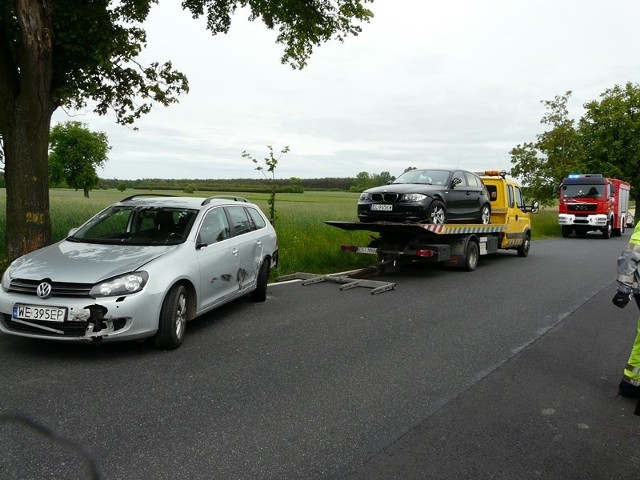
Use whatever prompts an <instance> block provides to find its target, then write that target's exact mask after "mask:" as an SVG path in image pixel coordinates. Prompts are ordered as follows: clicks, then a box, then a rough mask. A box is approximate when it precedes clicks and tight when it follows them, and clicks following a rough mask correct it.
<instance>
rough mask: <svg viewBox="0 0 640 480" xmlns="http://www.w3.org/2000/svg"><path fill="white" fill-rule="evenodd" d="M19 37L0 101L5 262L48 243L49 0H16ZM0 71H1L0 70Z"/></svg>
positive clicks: (50, 74) (49, 236) (50, 30)
mask: <svg viewBox="0 0 640 480" xmlns="http://www.w3.org/2000/svg"><path fill="white" fill-rule="evenodd" d="M16 4H17V5H16V14H17V19H18V24H19V27H20V28H19V30H20V35H21V36H20V41H19V43H18V47H17V50H18V53H17V55H16V58H17V61H18V63H17V64H15V65H13V64H11V66H12V67H15V72H9V73H6V75H7V76H6V77H5V80H6V79H9V80H8V81H6V82H3V84H2V89H1V93H2V95H1V96H0V100H1V101H2V103H3V104H4V105H3V106H2V107H0V108H1V109H2V112H1V113H2V114H3V115H4V116H5V118H4V121H3V122H2V123H1V126H2V129H1V130H0V133H2V135H3V138H4V153H5V184H6V189H7V230H6V232H5V236H6V245H7V257H8V260H9V261H12V260H14V259H15V258H17V257H19V256H21V255H24V254H25V253H28V252H31V251H33V250H36V249H38V248H40V247H44V246H45V245H48V244H49V243H51V220H50V218H49V173H48V149H49V128H50V124H51V115H52V114H53V111H54V110H55V105H54V102H53V100H52V95H51V78H52V60H51V53H52V38H51V35H52V31H53V24H52V8H53V7H52V2H49V1H44V2H43V1H38V0H16ZM3 75H4V74H3Z"/></svg>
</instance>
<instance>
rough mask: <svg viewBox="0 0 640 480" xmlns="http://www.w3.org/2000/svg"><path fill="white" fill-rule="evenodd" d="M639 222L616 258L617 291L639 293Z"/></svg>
mask: <svg viewBox="0 0 640 480" xmlns="http://www.w3.org/2000/svg"><path fill="white" fill-rule="evenodd" d="M638 268H640V222H638V223H637V225H636V228H635V229H634V230H633V234H632V235H631V239H629V243H628V244H627V246H626V247H625V249H624V250H623V251H622V253H621V254H620V256H619V257H618V276H617V278H616V280H617V281H618V283H619V284H620V285H619V286H618V290H620V291H623V292H625V293H626V292H628V293H631V292H632V291H633V292H635V293H639V292H640V290H639V288H638V285H640V272H639V271H638Z"/></svg>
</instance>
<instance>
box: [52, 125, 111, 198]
mask: <svg viewBox="0 0 640 480" xmlns="http://www.w3.org/2000/svg"><path fill="white" fill-rule="evenodd" d="M49 140H50V143H51V153H50V154H49V178H50V181H51V183H52V184H58V183H61V182H64V183H66V184H67V185H68V186H69V187H71V188H75V189H76V190H79V189H82V190H83V191H84V196H85V197H88V196H89V190H91V189H92V188H94V187H95V186H97V185H98V182H99V181H100V179H99V177H98V173H97V172H96V168H97V167H101V166H103V165H104V163H105V162H106V161H107V152H108V151H109V149H110V147H109V142H108V140H107V135H106V134H105V133H104V132H92V131H91V130H89V129H88V128H87V127H86V126H85V125H83V124H82V123H80V122H66V123H63V124H58V125H55V126H54V127H53V128H52V129H51V135H50V137H49Z"/></svg>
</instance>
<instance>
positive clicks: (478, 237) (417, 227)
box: [325, 221, 513, 271]
mask: <svg viewBox="0 0 640 480" xmlns="http://www.w3.org/2000/svg"><path fill="white" fill-rule="evenodd" d="M325 223H326V224H327V225H330V226H332V227H336V228H340V229H342V230H351V231H355V230H365V231H370V232H376V233H378V234H379V236H378V237H376V238H373V239H372V241H371V243H370V244H369V245H368V246H354V245H343V246H342V247H341V249H342V250H343V251H345V252H352V253H364V254H371V255H377V256H378V259H379V260H380V261H381V267H382V269H384V267H389V266H391V267H397V266H400V265H401V264H405V263H413V262H444V264H445V265H446V266H450V267H457V268H462V269H464V270H467V271H473V270H475V269H476V267H477V265H478V259H479V257H480V256H481V255H487V254H490V253H496V252H497V251H498V250H499V249H500V248H513V247H512V246H508V242H505V232H506V231H507V225H505V224H496V225H494V224H488V225H484V224H444V225H433V224H420V223H396V222H344V221H326V222H325Z"/></svg>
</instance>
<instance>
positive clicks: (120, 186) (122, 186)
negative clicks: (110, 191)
mask: <svg viewBox="0 0 640 480" xmlns="http://www.w3.org/2000/svg"><path fill="white" fill-rule="evenodd" d="M116 188H117V189H118V191H119V192H124V191H125V190H126V189H127V184H126V183H119V184H118V186H117V187H116Z"/></svg>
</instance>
